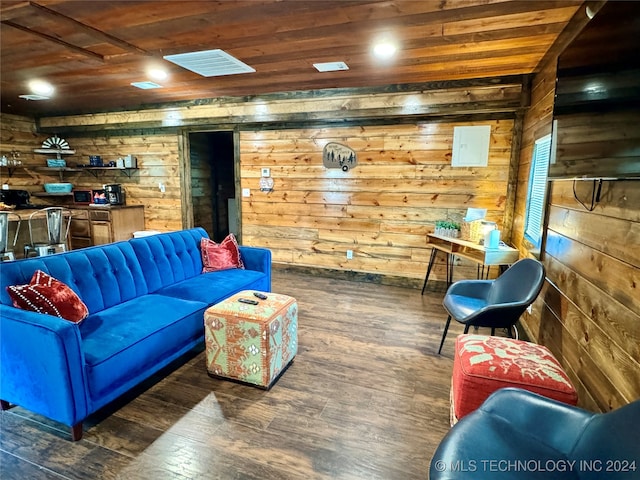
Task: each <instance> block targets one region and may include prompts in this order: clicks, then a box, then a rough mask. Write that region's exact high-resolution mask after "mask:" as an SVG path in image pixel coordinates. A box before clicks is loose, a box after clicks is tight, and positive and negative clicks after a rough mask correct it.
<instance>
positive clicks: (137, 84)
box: [131, 82, 162, 90]
mask: <svg viewBox="0 0 640 480" xmlns="http://www.w3.org/2000/svg"><path fill="white" fill-rule="evenodd" d="M131 85H133V86H134V87H137V88H141V89H142V90H150V89H152V88H162V85H158V84H157V83H154V82H132V83H131Z"/></svg>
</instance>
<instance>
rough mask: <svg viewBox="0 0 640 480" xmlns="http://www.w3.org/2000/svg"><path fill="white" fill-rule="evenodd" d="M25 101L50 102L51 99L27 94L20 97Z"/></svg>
mask: <svg viewBox="0 0 640 480" xmlns="http://www.w3.org/2000/svg"><path fill="white" fill-rule="evenodd" d="M18 96H19V97H20V98H24V99H25V100H49V99H50V98H51V97H45V96H44V95H36V94H35V93H27V94H24V95H18Z"/></svg>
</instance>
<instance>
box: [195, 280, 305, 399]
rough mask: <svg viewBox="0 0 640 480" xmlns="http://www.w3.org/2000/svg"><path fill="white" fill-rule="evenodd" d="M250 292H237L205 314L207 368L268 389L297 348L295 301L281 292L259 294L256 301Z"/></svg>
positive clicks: (288, 362)
mask: <svg viewBox="0 0 640 480" xmlns="http://www.w3.org/2000/svg"><path fill="white" fill-rule="evenodd" d="M253 293H254V291H253V290H245V291H242V292H239V293H237V294H235V295H233V296H231V297H229V298H227V299H226V300H223V301H222V302H220V303H218V304H216V305H213V306H212V307H209V308H208V309H207V310H206V311H205V312H204V338H205V346H206V358H207V371H208V372H209V374H211V375H213V376H216V377H221V378H229V379H232V380H238V381H241V382H245V383H250V384H253V385H256V386H259V387H262V388H265V389H269V388H271V386H272V385H273V384H274V383H275V381H276V380H277V379H278V377H279V376H280V375H281V374H282V373H283V372H284V370H285V369H286V368H287V367H288V366H289V364H290V363H291V361H292V360H293V357H294V356H295V355H296V353H297V351H298V304H297V303H296V299H295V298H292V297H288V296H286V295H279V294H277V293H264V294H265V295H266V297H267V298H266V299H264V300H261V299H259V298H256V297H255V296H254V295H253ZM240 298H243V299H248V300H255V301H257V302H258V304H257V305H250V304H247V303H242V302H239V301H238V299H240Z"/></svg>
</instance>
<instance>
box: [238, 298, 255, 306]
mask: <svg viewBox="0 0 640 480" xmlns="http://www.w3.org/2000/svg"><path fill="white" fill-rule="evenodd" d="M238 301H239V302H240V303H248V304H249V305H258V301H257V300H251V299H250V298H239V299H238Z"/></svg>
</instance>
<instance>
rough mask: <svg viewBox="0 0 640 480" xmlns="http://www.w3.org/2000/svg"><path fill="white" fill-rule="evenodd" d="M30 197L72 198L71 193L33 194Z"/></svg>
mask: <svg viewBox="0 0 640 480" xmlns="http://www.w3.org/2000/svg"><path fill="white" fill-rule="evenodd" d="M31 196H32V197H72V196H73V192H61V193H47V192H34V193H32V194H31Z"/></svg>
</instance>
